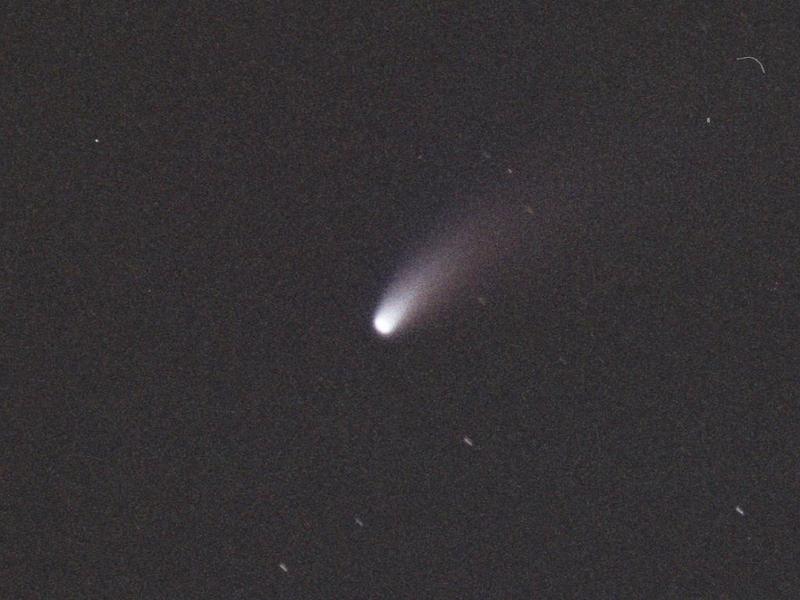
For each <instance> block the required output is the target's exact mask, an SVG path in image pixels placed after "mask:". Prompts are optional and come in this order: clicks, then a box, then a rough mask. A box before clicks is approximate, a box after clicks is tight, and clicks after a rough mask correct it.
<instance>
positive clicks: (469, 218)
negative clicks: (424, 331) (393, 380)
mask: <svg viewBox="0 0 800 600" xmlns="http://www.w3.org/2000/svg"><path fill="white" fill-rule="evenodd" d="M464 213H465V214H462V215H461V216H460V218H450V219H447V220H446V222H445V224H444V226H443V227H442V228H441V229H440V230H439V231H438V232H437V233H435V234H433V235H432V236H431V238H430V239H429V240H428V242H427V243H426V244H425V245H424V246H422V248H421V249H420V250H419V251H418V252H416V253H414V254H413V255H412V256H411V258H410V260H408V261H407V263H406V265H405V267H404V268H402V269H400V270H399V272H398V273H397V274H396V275H395V277H394V278H393V279H392V281H391V283H390V285H389V286H388V287H387V289H386V291H385V292H384V294H383V296H382V298H381V300H380V302H379V304H378V307H377V309H376V311H375V314H374V316H373V320H372V325H373V328H374V329H375V331H376V332H377V333H378V334H379V335H381V336H383V337H392V336H395V335H398V334H399V333H401V332H403V331H405V330H407V329H409V328H410V327H411V326H412V325H417V324H419V323H421V322H423V321H424V320H425V319H426V318H429V317H431V316H433V315H435V314H437V313H438V312H439V310H440V309H442V308H444V307H445V306H447V305H449V304H450V303H451V301H453V300H454V299H456V298H458V296H459V292H461V291H463V290H464V288H465V287H468V286H469V285H470V284H471V283H474V282H475V280H476V275H478V274H479V273H481V272H482V270H483V269H484V268H485V267H486V266H487V265H489V264H492V263H493V262H494V261H496V260H497V259H498V258H500V256H501V255H502V253H503V250H504V249H506V248H505V247H506V246H507V245H508V243H507V242H508V241H509V240H510V239H512V238H513V237H515V236H513V235H509V234H510V233H511V232H512V231H513V230H514V227H511V226H510V225H512V224H513V223H514V221H515V220H517V219H521V218H523V217H527V218H530V216H529V215H527V214H526V212H525V211H524V210H523V208H522V207H519V206H516V205H514V206H502V205H497V204H494V205H490V206H486V205H483V206H481V205H479V204H472V205H471V206H470V207H469V208H467V209H465V210H464ZM517 237H518V236H517Z"/></svg>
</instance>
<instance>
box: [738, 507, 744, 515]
mask: <svg viewBox="0 0 800 600" xmlns="http://www.w3.org/2000/svg"><path fill="white" fill-rule="evenodd" d="M736 512H737V513H739V514H740V515H742V516H744V511H743V510H742V507H741V506H737V507H736Z"/></svg>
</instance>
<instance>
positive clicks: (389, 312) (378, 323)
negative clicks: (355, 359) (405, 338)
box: [372, 298, 410, 336]
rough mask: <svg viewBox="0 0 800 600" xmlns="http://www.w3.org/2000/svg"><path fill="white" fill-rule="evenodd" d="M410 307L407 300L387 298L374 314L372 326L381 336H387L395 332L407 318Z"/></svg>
mask: <svg viewBox="0 0 800 600" xmlns="http://www.w3.org/2000/svg"><path fill="white" fill-rule="evenodd" d="M409 308H410V305H409V300H408V299H402V298H387V299H386V300H384V301H383V303H382V304H381V305H380V307H379V308H378V312H376V313H375V318H374V319H373V321H372V325H373V326H374V327H375V331H377V332H378V333H380V334H381V335H382V336H389V335H392V334H393V333H396V332H397V329H398V327H400V325H401V324H402V323H403V321H404V319H405V318H406V317H407V316H408V311H409Z"/></svg>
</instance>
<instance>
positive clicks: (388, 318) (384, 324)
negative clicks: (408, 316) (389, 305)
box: [372, 311, 397, 335]
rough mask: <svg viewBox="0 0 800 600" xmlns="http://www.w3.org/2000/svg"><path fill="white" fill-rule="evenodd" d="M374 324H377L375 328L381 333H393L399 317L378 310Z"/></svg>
mask: <svg viewBox="0 0 800 600" xmlns="http://www.w3.org/2000/svg"><path fill="white" fill-rule="evenodd" d="M372 324H373V325H374V326H375V330H376V331H377V332H378V333H380V334H381V335H391V333H392V332H393V331H394V330H395V327H397V319H396V318H395V316H394V315H392V314H389V313H386V312H383V311H378V314H377V315H375V320H374V321H373V323H372Z"/></svg>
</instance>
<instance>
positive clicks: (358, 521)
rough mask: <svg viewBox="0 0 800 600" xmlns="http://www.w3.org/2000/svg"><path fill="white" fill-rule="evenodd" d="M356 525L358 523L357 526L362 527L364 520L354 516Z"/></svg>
mask: <svg viewBox="0 0 800 600" xmlns="http://www.w3.org/2000/svg"><path fill="white" fill-rule="evenodd" d="M356 525H358V526H359V527H363V526H364V521H362V520H361V519H359V518H358V517H356Z"/></svg>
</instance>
